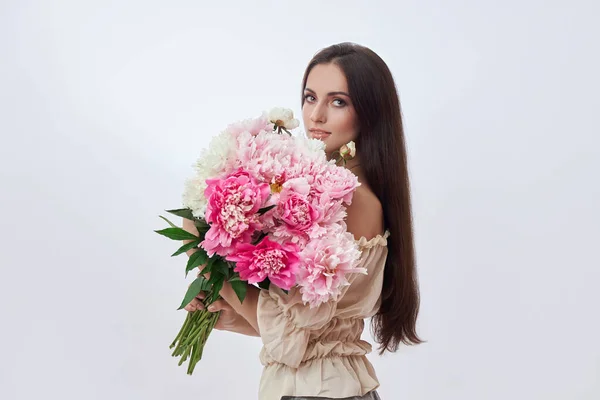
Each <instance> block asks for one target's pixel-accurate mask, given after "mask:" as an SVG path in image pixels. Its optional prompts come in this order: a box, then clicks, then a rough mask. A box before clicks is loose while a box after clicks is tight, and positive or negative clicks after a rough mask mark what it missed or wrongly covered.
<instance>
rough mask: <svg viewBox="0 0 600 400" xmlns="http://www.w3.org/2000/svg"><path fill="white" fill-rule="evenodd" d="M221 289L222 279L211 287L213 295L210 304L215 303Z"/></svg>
mask: <svg viewBox="0 0 600 400" xmlns="http://www.w3.org/2000/svg"><path fill="white" fill-rule="evenodd" d="M211 279H212V275H211ZM222 288H223V277H221V279H219V280H217V281H216V282H215V283H214V284H213V286H212V291H213V295H212V299H211V301H210V302H211V303H214V302H215V301H217V299H218V298H219V292H220V291H221V289H222Z"/></svg>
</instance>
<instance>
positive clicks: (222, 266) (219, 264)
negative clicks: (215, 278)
mask: <svg viewBox="0 0 600 400" xmlns="http://www.w3.org/2000/svg"><path fill="white" fill-rule="evenodd" d="M212 271H213V272H218V273H220V274H222V275H223V276H227V275H229V266H228V264H227V262H226V261H224V260H222V259H221V260H218V261H215V263H214V264H213V267H212Z"/></svg>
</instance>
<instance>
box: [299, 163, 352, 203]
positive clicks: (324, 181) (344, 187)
mask: <svg viewBox="0 0 600 400" xmlns="http://www.w3.org/2000/svg"><path fill="white" fill-rule="evenodd" d="M310 175H311V176H313V177H314V182H312V184H313V185H314V188H315V190H316V191H317V192H318V193H327V194H328V195H329V197H331V199H333V200H343V202H344V203H346V204H350V203H351V202H352V195H353V194H354V190H355V189H356V188H357V187H358V186H360V183H359V182H358V178H357V177H356V175H354V174H353V173H352V171H350V170H348V169H346V168H342V167H338V166H336V165H335V164H325V165H316V166H315V168H314V169H313V171H311V173H310Z"/></svg>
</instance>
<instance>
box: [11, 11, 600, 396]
mask: <svg viewBox="0 0 600 400" xmlns="http://www.w3.org/2000/svg"><path fill="white" fill-rule="evenodd" d="M599 13H600V6H599V5H598V3H597V2H595V1H591V0H590V1H569V2H567V1H532V0H530V1H512V0H506V1H489V0H486V1H474V0H473V1H459V2H447V1H416V0H407V1H386V2H384V1H370V2H366V1H293V2H283V1H282V2H275V1H272V2H266V1H252V2H250V1H235V2H232V1H229V2H227V1H223V2H216V1H214V2H205V1H183V0H181V1H172V2H165V1H138V0H135V1H133V0H130V1H120V2H117V1H52V2H49V1H24V0H20V1H16V0H15V1H6V0H4V1H1V2H0V134H1V142H0V166H1V168H0V187H1V190H2V194H1V195H0V206H1V210H2V213H1V216H0V218H1V220H2V224H1V225H0V226H1V227H2V229H0V239H1V240H0V247H1V251H0V265H1V267H2V270H1V271H2V275H1V279H0V311H1V314H0V315H1V318H0V324H1V329H0V348H1V353H0V398H2V399H6V400H17V399H19V400H20V399H61V400H67V399H77V400H79V399H85V400H96V399H98V400H100V399H127V400H129V399H140V400H142V399H143V400H159V399H185V398H193V399H216V398H218V399H253V398H256V392H257V388H258V382H259V377H260V373H261V366H260V364H259V361H258V352H259V350H260V339H258V338H247V337H241V336H237V335H234V334H229V333H223V332H215V333H214V334H213V336H212V337H211V338H210V341H209V343H208V346H207V349H206V352H205V357H204V359H203V361H202V362H201V364H199V366H198V367H197V369H196V373H195V374H194V376H192V377H189V376H186V374H185V369H184V367H177V365H176V360H175V359H173V358H171V357H170V351H169V349H168V344H169V343H170V342H171V340H172V339H173V337H174V335H175V334H176V333H177V330H178V329H179V327H180V325H181V321H182V320H183V318H184V314H183V312H182V311H176V308H177V306H178V305H179V302H180V301H181V298H182V296H183V294H184V292H185V289H186V287H187V284H188V283H189V281H190V279H189V278H188V280H187V281H186V280H184V275H183V266H184V262H185V260H184V258H183V257H182V258H174V259H171V258H170V257H169V255H170V254H171V253H172V252H173V251H174V249H175V247H174V246H175V243H173V242H171V241H169V240H167V239H165V238H163V237H161V236H159V235H157V234H155V233H154V232H153V230H154V229H160V228H163V227H164V226H165V223H164V222H163V221H162V220H160V219H159V218H158V215H159V214H164V211H163V210H164V209H168V208H176V207H179V206H180V205H181V203H180V195H181V191H182V188H183V182H184V180H185V179H186V178H187V177H188V176H189V175H190V174H191V173H192V168H191V165H192V164H193V163H194V161H195V159H196V157H197V155H198V154H199V151H200V149H201V148H203V147H204V146H206V145H207V144H208V141H209V138H210V137H211V136H212V135H214V134H216V133H218V132H219V131H220V130H221V129H222V128H224V127H225V126H226V125H227V124H228V123H230V122H232V121H235V120H238V119H242V118H247V117H252V116H256V115H259V114H260V113H261V112H262V111H263V110H265V109H268V108H270V107H273V106H283V107H290V108H292V109H293V110H294V111H295V113H296V115H297V116H298V117H299V116H300V93H301V87H300V83H301V78H302V73H303V71H304V68H305V66H306V64H307V63H308V61H309V59H310V58H311V57H312V55H313V54H314V53H315V52H316V51H317V50H319V49H320V48H322V47H325V46H327V45H330V44H333V43H337V42H341V41H354V42H358V43H361V44H364V45H367V46H369V47H371V48H372V49H373V50H375V51H376V52H377V53H379V54H380V55H381V56H382V57H383V58H384V60H385V61H386V62H387V63H388V65H389V66H390V68H391V70H392V72H393V74H394V77H395V79H396V82H397V86H398V89H399V92H400V96H401V102H402V106H403V113H404V118H405V127H406V136H407V141H408V149H409V157H410V159H409V161H410V170H411V178H412V184H413V199H414V213H415V234H416V243H417V255H418V264H419V277H420V281H421V289H422V310H421V317H420V320H419V332H420V334H421V335H422V337H423V338H424V339H425V340H427V343H426V344H423V345H421V346H418V347H415V348H402V349H401V350H400V351H399V352H398V353H396V354H393V355H386V356H384V357H379V356H377V355H376V354H375V353H373V355H372V357H371V360H372V362H373V363H374V365H375V367H376V369H377V372H378V374H379V377H380V380H381V383H382V386H381V388H380V390H379V391H380V394H381V395H382V398H383V399H384V400H390V399H411V400H415V399H436V400H438V399H440V400H441V399H443V400H452V399H456V400H459V399H460V400H466V399H473V400H480V399H486V400H494V399H498V400H500V399H507V398H510V399H528V400H530V399H544V400H549V399H590V400H591V399H598V398H600V383H599V376H600V345H599V344H598V338H599V337H600V327H599V321H598V315H599V312H598V306H599V304H600V294H598V292H597V287H598V281H599V278H600V272H598V271H599V267H600V257H599V256H598V239H599V238H600V233H599V228H598V224H599V223H600V211H599V209H598V205H599V203H600V190H599V184H598V182H599V181H600V179H599V177H598V175H599V172H600V161H599V159H598V155H599V152H598V146H599V145H600V139H599V136H598V134H599V133H600V132H599V131H598V121H597V115H598V109H599V108H600V103H599V101H598V93H599V92H600V85H599V81H598V76H597V71H599V70H600V63H599V60H598V40H597V38H598V37H600V29H599V28H598V25H597V19H598V15H599ZM365 337H367V338H370V334H369V331H366V332H365Z"/></svg>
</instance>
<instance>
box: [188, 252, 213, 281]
mask: <svg viewBox="0 0 600 400" xmlns="http://www.w3.org/2000/svg"><path fill="white" fill-rule="evenodd" d="M207 258H208V255H207V254H206V251H204V249H198V251H197V252H195V253H194V254H192V255H191V256H190V258H189V259H188V262H187V265H186V267H185V276H187V274H188V272H190V271H191V270H193V269H194V268H196V267H199V266H200V265H202V264H205V263H206V260H207Z"/></svg>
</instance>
